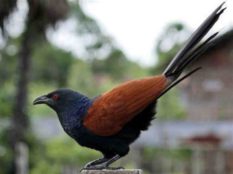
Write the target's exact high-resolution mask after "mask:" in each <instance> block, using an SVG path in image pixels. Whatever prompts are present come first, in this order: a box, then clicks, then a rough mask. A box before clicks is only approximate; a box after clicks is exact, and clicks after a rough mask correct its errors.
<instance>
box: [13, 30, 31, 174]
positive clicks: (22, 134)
mask: <svg viewBox="0 0 233 174" xmlns="http://www.w3.org/2000/svg"><path fill="white" fill-rule="evenodd" d="M32 38H33V37H32V35H31V34H30V32H28V31H26V32H25V33H24V34H23V38H22V42H21V48H20V50H19V56H18V57H19V67H18V70H19V71H18V79H17V86H16V98H15V105H14V112H13V117H12V120H11V130H10V143H11V147H12V150H13V158H14V159H13V160H14V165H13V166H14V169H13V171H14V173H17V171H18V170H19V169H20V168H22V166H19V164H21V163H18V162H17V159H22V158H21V156H20V155H21V153H19V151H17V146H18V145H19V144H20V143H21V142H23V143H25V144H27V142H26V131H27V129H28V127H29V119H28V116H27V107H26V106H27V97H28V95H27V94H28V82H29V74H30V64H31V53H32Z"/></svg>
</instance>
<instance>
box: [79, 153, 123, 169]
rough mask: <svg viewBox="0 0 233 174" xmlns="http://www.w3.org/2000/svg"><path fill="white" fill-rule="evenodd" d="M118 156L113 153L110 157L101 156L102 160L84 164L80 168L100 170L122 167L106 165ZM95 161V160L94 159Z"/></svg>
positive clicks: (118, 156)
mask: <svg viewBox="0 0 233 174" xmlns="http://www.w3.org/2000/svg"><path fill="white" fill-rule="evenodd" d="M119 158H121V156H120V155H115V156H113V157H112V158H102V159H103V160H102V161H98V163H95V164H94V163H92V164H91V165H89V166H85V167H84V168H83V169H82V170H102V169H111V170H117V169H122V167H117V168H113V167H108V166H109V165H110V164H112V163H113V162H115V161H117V160H118V159H119ZM94 162H95V161H94Z"/></svg>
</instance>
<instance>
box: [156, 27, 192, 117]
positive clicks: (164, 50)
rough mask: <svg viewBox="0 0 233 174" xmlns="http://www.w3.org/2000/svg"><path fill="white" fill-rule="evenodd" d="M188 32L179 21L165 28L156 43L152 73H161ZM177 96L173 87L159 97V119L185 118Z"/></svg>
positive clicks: (177, 92)
mask: <svg viewBox="0 0 233 174" xmlns="http://www.w3.org/2000/svg"><path fill="white" fill-rule="evenodd" d="M188 34H189V31H188V29H187V28H186V27H185V26H184V25H183V24H181V23H172V24H170V25H168V26H167V27H166V28H165V30H164V32H163V33H162V34H161V36H160V38H159V41H158V43H157V45H156V52H157V54H158V64H157V65H156V67H155V69H153V70H151V72H152V73H161V72H162V71H163V70H164V68H165V67H166V66H167V65H168V64H169V63H170V61H171V60H172V58H173V57H174V56H175V54H176V53H177V52H178V51H179V49H180V48H181V46H182V45H183V42H184V38H186V37H185V36H186V35H188ZM179 96H180V95H179V91H178V90H177V88H176V87H175V88H174V89H172V90H171V91H169V92H168V93H167V94H165V95H164V96H163V97H161V99H159V102H158V110H157V111H158V113H157V117H158V118H161V119H182V118H185V116H186V113H185V109H184V107H183V105H182V103H181V101H180V98H179Z"/></svg>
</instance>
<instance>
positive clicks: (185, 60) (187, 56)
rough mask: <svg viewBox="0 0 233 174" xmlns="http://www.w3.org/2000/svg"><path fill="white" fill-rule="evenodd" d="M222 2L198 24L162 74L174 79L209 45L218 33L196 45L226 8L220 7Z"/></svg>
mask: <svg viewBox="0 0 233 174" xmlns="http://www.w3.org/2000/svg"><path fill="white" fill-rule="evenodd" d="M224 3H225V2H223V3H222V4H221V5H220V6H219V7H218V8H217V9H215V10H214V12H212V13H211V15H210V16H209V17H208V18H207V19H206V20H205V21H204V22H203V23H202V24H201V25H200V27H199V28H198V29H197V30H196V31H195V32H194V33H193V34H192V36H191V37H190V39H189V40H188V41H187V43H186V44H185V45H184V46H183V48H182V49H181V50H180V51H179V52H178V53H177V54H176V56H175V57H174V58H173V60H172V61H171V63H170V64H169V65H168V66H167V68H166V69H165V71H164V73H163V74H164V75H165V76H166V77H167V78H169V79H171V81H176V79H177V78H178V77H179V76H180V74H181V73H182V71H183V70H184V69H185V67H187V66H188V65H189V64H190V63H191V62H193V61H194V60H195V59H196V58H197V57H199V56H200V55H201V54H202V53H203V52H204V51H205V50H206V49H207V48H208V47H209V45H210V44H209V42H210V41H211V40H212V39H213V38H214V37H215V36H216V35H217V34H218V33H215V34H213V35H211V36H210V37H209V38H208V39H207V40H206V41H205V42H203V43H202V44H201V45H200V46H197V45H198V44H199V42H200V41H201V39H202V38H203V37H204V36H205V35H206V34H207V32H208V31H209V30H210V29H211V28H212V26H213V25H214V24H215V23H216V21H217V20H218V18H219V17H220V15H221V14H222V13H223V12H224V10H225V9H226V8H222V7H223V5H224Z"/></svg>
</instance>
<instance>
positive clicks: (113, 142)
mask: <svg viewBox="0 0 233 174" xmlns="http://www.w3.org/2000/svg"><path fill="white" fill-rule="evenodd" d="M224 10H225V8H223V4H221V5H220V6H219V7H218V8H217V9H216V10H215V11H214V12H213V13H212V14H211V15H210V16H209V17H208V18H207V19H206V20H205V21H204V22H203V23H202V24H201V25H200V27H199V28H198V29H197V30H196V31H195V32H194V33H193V34H192V36H191V37H190V39H189V40H188V41H187V42H186V44H185V45H184V46H183V48H182V49H181V50H180V51H179V52H178V53H177V54H176V56H175V57H174V58H173V60H172V61H171V63H170V64H169V65H168V66H167V68H166V69H165V71H164V72H163V73H162V74H161V75H158V76H152V77H147V78H143V79H138V80H132V81H128V82H126V83H123V84H120V85H119V86H117V87H115V88H113V89H112V90H110V91H108V92H105V93H103V94H101V95H100V96H98V97H96V98H93V99H91V98H89V97H87V96H85V95H83V94H81V93H78V92H75V91H73V90H70V89H58V90H56V91H53V92H51V93H49V94H47V95H43V96H41V97H38V98H37V99H35V101H34V104H47V105H48V106H49V107H51V108H52V109H53V110H55V111H56V113H57V115H58V118H59V120H60V122H61V125H62V127H63V129H64V131H65V132H66V133H67V134H68V135H69V136H71V137H72V138H73V139H74V140H76V141H77V142H78V143H79V144H80V145H81V146H86V147H89V148H92V149H95V150H98V151H100V152H102V154H103V158H101V159H97V160H95V161H92V162H89V163H88V164H87V165H86V166H85V169H104V168H108V166H109V165H110V164H111V163H113V162H114V161H116V160H118V159H119V158H121V157H123V156H125V155H126V154H127V153H128V152H129V145H130V144H131V143H132V142H134V141H135V140H136V139H137V138H138V137H139V135H140V133H141V131H144V130H147V128H148V126H149V125H150V122H151V120H152V119H153V117H154V115H155V107H156V101H157V99H158V98H160V97H161V96H162V95H164V94H165V93H166V92H167V91H168V90H170V89H171V88H172V87H174V86H175V85H176V84H177V83H179V82H180V81H182V80H183V79H185V78H186V77H188V76H190V75H191V74H192V73H194V72H195V71H197V70H198V69H199V68H196V69H194V70H192V71H191V72H189V73H187V74H186V75H184V76H183V77H180V75H181V73H182V71H183V70H184V68H185V67H186V66H187V65H189V64H190V63H191V62H192V61H194V59H196V58H197V57H199V56H200V54H202V53H203V52H204V51H205V50H206V48H207V47H208V46H209V45H210V44H209V42H210V41H211V40H212V39H213V38H214V37H215V36H216V35H217V33H215V34H213V35H211V36H210V37H208V38H207V39H206V40H205V41H204V42H202V43H200V41H201V39H202V38H203V37H204V36H205V35H206V33H207V32H208V31H209V30H210V29H211V27H212V26H213V25H214V24H215V22H216V21H217V20H218V18H219V16H220V15H221V14H222V13H223V11H224ZM179 77H180V78H179ZM168 109H169V108H168Z"/></svg>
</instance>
